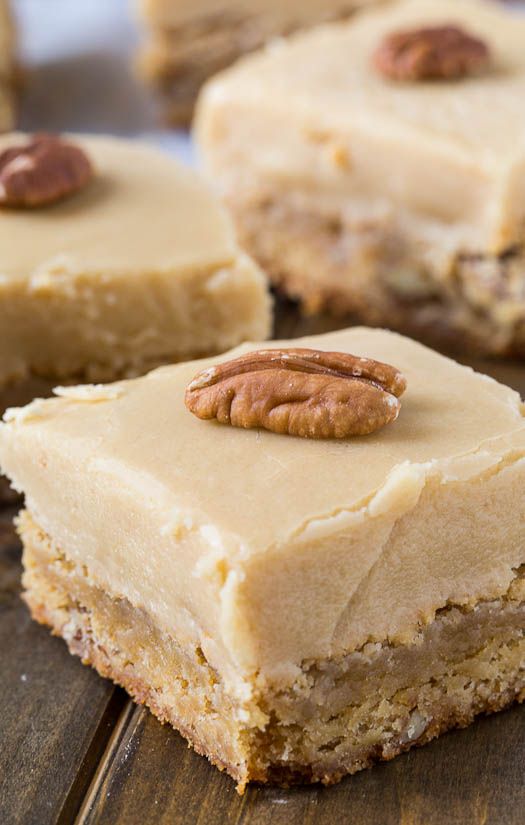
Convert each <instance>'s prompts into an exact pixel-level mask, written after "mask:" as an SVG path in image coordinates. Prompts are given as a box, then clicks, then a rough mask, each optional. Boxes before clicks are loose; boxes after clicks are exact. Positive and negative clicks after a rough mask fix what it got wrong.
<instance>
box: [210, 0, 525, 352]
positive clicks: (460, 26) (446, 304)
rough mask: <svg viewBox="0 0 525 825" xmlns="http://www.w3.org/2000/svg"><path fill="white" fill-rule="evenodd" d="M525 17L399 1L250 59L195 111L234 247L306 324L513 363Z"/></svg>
mask: <svg viewBox="0 0 525 825" xmlns="http://www.w3.org/2000/svg"><path fill="white" fill-rule="evenodd" d="M524 43H525V17H524V16H523V15H520V14H518V13H517V12H516V10H513V9H512V7H511V6H509V5H508V4H503V3H491V2H483V0H462V2H456V0H401V2H397V3H391V4H385V5H382V6H379V7H377V8H373V9H370V10H367V11H364V12H362V13H361V14H359V15H357V16H356V17H354V18H352V19H351V20H349V21H348V22H341V23H334V24H333V25H328V26H322V27H319V28H316V29H314V30H312V31H310V32H307V33H303V34H301V35H298V36H296V37H294V38H291V39H290V40H289V41H287V42H286V43H279V44H278V45H276V46H275V47H270V48H267V49H266V50H265V52H264V53H260V54H257V55H253V56H250V57H248V58H246V59H245V60H243V61H242V62H240V63H239V64H238V65H236V66H234V67H232V68H231V69H229V70H227V71H226V72H224V73H223V74H221V75H219V76H218V77H217V78H215V79H213V80H212V81H211V82H210V84H209V85H208V86H207V87H206V89H205V91H204V92H203V97H202V99H201V102H200V104H199V107H198V116H197V135H198V139H199V142H200V146H201V152H202V156H203V158H204V162H205V165H206V166H207V168H208V169H209V171H210V173H211V176H212V177H213V178H214V180H216V181H217V182H218V186H219V188H220V191H221V193H222V195H223V196H224V198H225V200H226V202H227V203H228V205H229V206H230V208H231V210H232V213H233V215H234V216H235V220H236V223H237V227H238V230H239V236H240V239H241V242H242V243H243V244H244V246H245V248H246V249H247V250H249V251H250V252H251V253H252V254H253V255H254V256H255V258H256V259H258V260H259V262H260V263H261V264H262V265H263V267H264V268H265V269H266V270H267V271H268V273H269V275H270V276H271V278H272V280H273V282H274V283H275V284H276V285H277V287H278V288H279V289H280V290H282V291H283V292H285V293H286V294H287V295H289V296H291V297H292V298H295V299H297V300H298V301H299V302H300V303H301V304H302V306H303V308H304V309H305V311H307V312H317V311H320V310H328V311H330V312H333V313H335V314H338V315H343V316H344V315H348V316H350V317H352V316H353V317H357V318H360V319H362V320H364V321H365V322H366V323H369V324H372V325H380V326H386V327H388V328H395V329H399V330H401V331H404V332H407V333H408V334H410V335H414V336H416V337H420V338H422V339H424V340H425V341H428V342H430V343H432V344H433V345H436V346H438V347H440V348H443V349H450V350H452V349H454V350H455V351H457V352H472V353H478V354H487V353H488V354H491V355H514V356H518V357H520V358H522V357H524V356H525V197H524V192H525V108H524V107H523V105H522V101H523V99H524V97H525V49H524Z"/></svg>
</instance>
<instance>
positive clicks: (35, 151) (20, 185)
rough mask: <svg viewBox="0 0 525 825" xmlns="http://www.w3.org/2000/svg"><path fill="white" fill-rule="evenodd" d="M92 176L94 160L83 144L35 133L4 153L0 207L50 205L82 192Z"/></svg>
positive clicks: (0, 169) (0, 162)
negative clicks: (82, 147) (83, 148)
mask: <svg viewBox="0 0 525 825" xmlns="http://www.w3.org/2000/svg"><path fill="white" fill-rule="evenodd" d="M92 176H93V167H92V166H91V162H90V160H89V158H88V157H87V155H86V153H85V152H84V151H83V150H82V149H81V148H80V147H79V146H76V145H75V144H73V143H69V142H68V141H65V140H62V138H60V137H55V136H53V135H35V136H34V138H33V139H32V140H31V141H30V142H29V143H25V144H22V145H20V146H12V147H9V148H7V149H4V151H3V152H0V206H10V207H17V208H26V209H33V208H37V207H39V206H47V205H49V204H51V203H55V202H56V201H60V200H62V199H63V198H66V197H69V195H73V194H74V193H75V192H78V191H80V189H83V188H84V186H86V185H87V184H88V183H89V181H90V180H91V178H92Z"/></svg>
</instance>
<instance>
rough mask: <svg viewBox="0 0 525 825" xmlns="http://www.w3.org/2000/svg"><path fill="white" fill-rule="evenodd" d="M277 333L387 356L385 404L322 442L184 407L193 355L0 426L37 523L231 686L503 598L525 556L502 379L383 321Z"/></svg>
mask: <svg viewBox="0 0 525 825" xmlns="http://www.w3.org/2000/svg"><path fill="white" fill-rule="evenodd" d="M290 343H291V342H276V343H275V344H274V346H276V347H283V346H284V347H286V346H287V345H289V344H290ZM292 345H293V346H294V347H295V346H306V347H314V348H316V349H320V350H327V351H339V352H350V353H353V354H355V355H358V356H366V357H371V358H375V359H377V360H380V361H383V362H385V361H386V362H387V363H390V364H392V365H393V366H395V367H397V368H398V369H400V370H401V371H402V372H403V374H404V375H405V376H406V379H407V382H408V389H407V391H406V392H405V394H404V395H403V398H402V407H401V413H400V415H399V418H398V419H397V421H396V422H395V423H394V424H391V425H389V426H387V427H385V428H384V429H382V430H379V431H377V432H375V433H373V434H372V435H368V436H364V437H354V438H350V439H346V440H342V441H339V442H335V441H330V440H324V441H323V440H320V441H313V440H308V439H307V440H305V439H300V438H293V437H287V436H279V435H275V434H273V433H270V432H266V431H258V430H242V429H238V428H233V427H229V426H224V425H220V424H218V423H216V422H209V421H201V420H199V419H197V418H195V417H194V416H193V415H192V414H191V413H189V412H188V410H187V409H186V407H185V406H184V400H183V399H184V393H185V389H186V386H187V385H188V383H189V382H190V380H191V379H192V378H193V377H194V375H195V373H196V372H197V371H199V370H201V369H203V368H206V367H207V366H210V365H211V364H213V363H217V360H205V361H201V362H198V363H195V362H193V363H189V364H181V365H178V366H173V367H165V368H161V369H159V370H156V371H154V372H152V373H150V374H149V375H148V376H146V377H144V378H141V379H137V380H134V381H127V382H120V383H117V384H113V385H110V386H108V387H97V386H87V387H70V388H64V389H61V390H59V391H58V392H59V394H60V397H59V398H55V399H52V400H49V401H44V402H34V403H33V404H31V405H29V406H28V407H26V408H24V409H23V410H20V411H16V410H15V411H11V412H10V413H8V415H7V419H6V423H5V424H3V425H2V426H1V427H0V465H1V467H2V469H3V470H4V472H5V473H7V474H8V475H9V477H10V478H11V479H12V480H13V481H14V483H15V486H16V488H17V489H18V490H20V491H23V492H24V494H25V496H26V502H27V506H28V508H29V509H30V510H31V512H32V513H33V514H34V517H35V518H36V520H37V522H38V524H39V525H40V526H41V527H42V529H44V530H45V532H46V533H47V534H48V535H49V536H51V537H52V539H53V541H54V542H55V543H56V544H57V545H58V546H60V547H61V548H62V550H63V552H64V553H65V554H66V555H67V557H68V558H70V559H71V560H72V561H73V562H74V563H76V564H79V565H82V564H85V565H86V566H87V567H88V569H89V570H90V575H91V577H92V580H93V583H94V584H95V585H97V586H99V587H101V588H102V589H104V590H106V591H107V592H110V593H113V594H114V595H117V596H121V597H125V598H127V599H128V600H129V601H130V603H131V604H132V605H133V606H134V607H137V608H140V609H142V610H145V611H146V612H147V613H148V615H150V616H151V617H152V619H153V620H154V621H155V622H156V623H157V624H158V626H159V627H160V628H162V629H163V630H164V631H165V632H167V633H169V632H171V631H172V629H173V627H176V628H177V633H178V638H179V641H180V643H181V644H183V645H190V644H191V645H193V646H194V647H197V646H198V647H200V648H201V649H202V650H203V652H204V655H205V656H206V658H207V659H208V661H209V662H210V664H211V666H212V667H214V668H215V669H216V670H217V671H218V672H219V673H220V674H221V677H222V678H223V679H224V680H225V683H227V684H228V685H229V689H231V690H233V691H234V692H237V694H238V695H240V696H245V695H246V693H248V694H249V693H250V692H251V691H252V684H253V680H254V679H255V678H256V679H257V680H258V683H260V684H266V685H270V686H272V689H273V688H274V689H278V688H279V689H283V690H285V689H288V687H289V686H290V685H292V684H293V683H294V682H295V679H296V678H297V676H298V674H299V672H300V668H301V667H302V663H303V662H304V661H305V660H308V659H313V660H322V659H326V658H331V657H340V656H343V655H347V654H349V653H350V652H352V651H353V650H356V649H359V648H361V647H362V646H363V645H364V644H366V643H367V642H377V643H383V642H384V641H385V640H387V641H389V642H391V643H394V644H400V643H408V642H410V641H411V640H413V639H415V638H417V636H418V634H419V632H420V629H421V627H422V626H423V627H424V626H426V625H427V624H429V623H431V622H432V621H433V620H434V618H435V616H436V613H437V611H439V610H441V609H443V608H444V607H446V606H454V605H456V606H462V607H469V606H472V605H474V604H475V603H477V602H478V601H480V600H484V601H487V600H494V599H498V598H500V597H502V595H503V594H504V593H506V592H507V590H508V588H509V586H510V584H511V582H512V579H513V577H514V576H515V572H514V571H515V570H516V569H517V568H518V567H519V566H520V565H522V564H523V563H524V562H525V555H524V554H525V542H524V532H523V531H524V521H523V495H522V490H523V483H524V478H525V460H524V459H525V426H524V422H523V415H522V404H521V401H520V398H519V396H518V395H517V393H515V392H513V391H512V390H510V389H509V388H506V387H503V386H502V385H499V384H497V383H496V382H494V381H492V380H491V379H489V378H486V377H484V376H481V375H477V374H476V373H474V372H472V371H471V370H469V369H467V368H465V367H461V366H459V365H457V364H455V363H454V362H452V361H450V360H448V359H446V358H443V357H441V356H439V355H437V354H436V353H433V352H431V351H430V350H427V349H426V348H424V347H422V346H420V345H418V344H416V343H415V342H413V341H410V340H409V339H405V338H402V337H400V336H398V335H395V334H393V333H389V332H385V331H375V330H369V329H365V328H361V329H359V328H355V329H351V330H346V331H341V332H338V333H333V334H330V335H325V336H318V337H316V338H311V339H303V340H299V341H294V342H293V344H292ZM254 348H256V347H255V346H254V345H246V346H244V347H242V348H240V349H239V350H237V351H236V352H235V354H236V355H238V354H240V353H242V352H249V351H251V350H253V349H254ZM219 360H221V359H219ZM222 360H224V357H223V358H222ZM79 467H82V468H83V469H84V472H82V473H79V472H78V468H79Z"/></svg>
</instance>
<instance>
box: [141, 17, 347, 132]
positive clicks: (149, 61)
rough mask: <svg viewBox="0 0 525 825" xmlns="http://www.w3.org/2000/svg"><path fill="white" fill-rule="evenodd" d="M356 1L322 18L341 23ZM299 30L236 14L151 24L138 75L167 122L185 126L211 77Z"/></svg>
mask: <svg viewBox="0 0 525 825" xmlns="http://www.w3.org/2000/svg"><path fill="white" fill-rule="evenodd" d="M355 5H356V4H355V3H352V2H350V3H348V2H347V3H341V9H340V10H339V12H334V13H333V14H331V15H325V16H324V18H323V19H324V20H342V19H345V18H346V17H348V16H349V15H350V14H352V13H353V12H354V11H355ZM300 28H301V21H300V20H298V21H297V22H296V23H295V24H291V25H289V26H288V27H287V28H286V30H284V31H283V30H282V28H281V27H278V26H277V25H276V23H275V21H273V20H272V19H271V17H269V16H267V17H264V16H262V15H254V14H239V13H237V14H235V13H233V12H232V11H230V12H228V11H225V10H222V11H220V12H217V13H214V14H209V15H205V16H201V17H199V18H198V19H195V20H191V21H188V22H187V23H185V24H182V25H180V26H171V27H167V26H159V25H158V24H157V25H155V24H154V23H153V24H152V25H151V31H150V37H149V41H148V42H147V43H146V45H144V46H143V48H142V50H141V51H140V53H139V57H138V61H137V68H138V72H139V74H140V75H141V76H142V78H143V79H144V80H146V82H147V83H149V84H150V85H151V86H152V88H153V89H154V90H155V91H156V92H157V94H158V95H159V96H160V97H161V99H162V104H163V116H164V120H165V121H166V122H167V123H171V124H172V125H175V126H187V125H189V123H190V122H191V118H192V116H193V110H194V104H195V101H196V99H197V97H198V94H199V92H200V90H201V88H202V86H203V85H204V83H205V82H206V81H207V80H208V78H210V77H212V75H215V74H217V73H218V72H220V71H221V70H222V69H225V68H227V67H228V66H230V65H231V64H232V63H234V62H235V61H236V60H237V59H238V58H239V57H241V56H242V55H244V54H248V53H249V52H252V51H255V50H256V49H259V48H260V47H261V46H263V45H264V43H265V42H266V41H268V40H270V39H272V38H275V37H284V36H287V35H289V34H291V33H292V32H294V31H296V30H298V29H300Z"/></svg>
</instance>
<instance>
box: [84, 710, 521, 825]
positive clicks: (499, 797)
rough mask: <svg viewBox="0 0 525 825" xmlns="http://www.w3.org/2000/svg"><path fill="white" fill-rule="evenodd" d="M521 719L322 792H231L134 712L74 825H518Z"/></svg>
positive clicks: (495, 721)
mask: <svg viewBox="0 0 525 825" xmlns="http://www.w3.org/2000/svg"><path fill="white" fill-rule="evenodd" d="M524 758H525V709H524V708H514V709H512V710H511V711H508V712H505V713H501V714H497V715H495V716H493V717H490V718H486V719H481V720H479V721H478V722H477V723H476V724H474V725H473V726H471V727H470V728H468V729H467V730H465V731H456V732H454V733H450V734H448V735H446V736H444V737H442V738H441V739H438V740H436V741H435V742H433V743H431V744H430V745H427V746H426V747H425V748H421V749H418V750H414V751H412V752H411V753H409V754H406V755H404V756H401V757H399V758H397V759H395V760H393V761H392V762H390V763H389V764H384V765H377V766H376V767H375V768H373V769H371V770H368V771H363V772H362V773H360V774H356V775H355V776H353V777H349V778H347V779H345V780H343V781H342V782H341V783H340V784H339V785H334V786H333V787H331V788H322V787H312V788H298V789H290V790H280V789H276V788H262V787H250V788H248V790H247V791H246V793H245V794H244V796H242V797H240V796H238V794H237V793H236V792H235V788H234V783H233V782H232V780H231V779H229V778H228V777H227V776H225V775H224V774H220V773H219V772H218V771H217V770H216V769H215V768H213V767H212V766H211V765H210V764H209V763H208V762H207V761H206V760H205V759H203V758H202V757H200V756H197V755H196V754H195V753H194V752H193V751H192V750H190V749H189V748H188V747H187V745H186V743H185V741H184V740H183V739H182V738H181V737H180V736H179V735H178V734H177V733H175V731H173V730H171V729H170V728H168V727H167V726H166V727H163V726H161V725H160V724H159V723H158V722H157V721H156V720H155V719H154V718H153V716H151V715H150V714H149V713H148V712H147V711H145V710H144V709H141V708H137V709H136V710H135V712H134V713H133V714H132V716H131V717H130V722H129V726H128V728H127V730H126V731H125V733H124V734H123V735H122V736H120V737H119V741H118V742H117V745H116V747H115V749H114V750H112V752H111V755H110V758H109V759H108V760H107V761H106V764H105V766H104V770H103V771H101V774H100V775H99V776H98V777H97V783H96V786H95V787H93V788H92V789H91V795H90V797H89V800H88V804H86V807H85V809H84V810H83V813H82V816H81V817H80V820H79V822H80V823H82V825H143V823H144V822H155V823H159V825H161V824H162V823H166V825H168V823H169V825H186V823H189V822H191V823H197V824H198V825H207V823H213V825H232V823H238V825H252V823H257V825H302V823H304V824H305V825H306V823H318V825H333V823H334V822H338V821H340V822H351V823H352V825H370V823H374V825H375V823H380V824H381V825H445V823H446V825H522V823H523V811H524V810H525V784H524V783H523V760H524Z"/></svg>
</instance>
